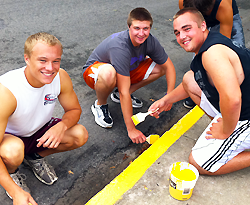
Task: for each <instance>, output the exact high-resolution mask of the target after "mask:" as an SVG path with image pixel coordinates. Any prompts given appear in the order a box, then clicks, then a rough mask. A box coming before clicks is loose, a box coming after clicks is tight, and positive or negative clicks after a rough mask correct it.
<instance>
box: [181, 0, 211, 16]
mask: <svg viewBox="0 0 250 205" xmlns="http://www.w3.org/2000/svg"><path fill="white" fill-rule="evenodd" d="M214 4H215V0H183V7H184V8H186V7H195V8H197V9H198V10H199V11H200V12H201V13H202V15H208V14H207V13H208V11H210V10H211V9H212V8H213V7H214Z"/></svg>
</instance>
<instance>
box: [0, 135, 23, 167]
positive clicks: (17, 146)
mask: <svg viewBox="0 0 250 205" xmlns="http://www.w3.org/2000/svg"><path fill="white" fill-rule="evenodd" d="M0 150H1V158H2V160H3V162H4V163H5V164H6V165H7V166H8V165H10V166H19V165H20V164H21V163H22V161H23V158H24V144H23V141H22V140H21V139H19V138H16V139H15V140H8V142H6V141H5V143H4V144H2V145H1V149H0Z"/></svg>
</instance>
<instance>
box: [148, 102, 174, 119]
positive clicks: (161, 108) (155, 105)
mask: <svg viewBox="0 0 250 205" xmlns="http://www.w3.org/2000/svg"><path fill="white" fill-rule="evenodd" d="M157 108H159V109H158V110H157V111H156V112H154V111H155V110H156V109H157ZM171 108H172V104H168V103H166V101H165V100H164V98H161V99H160V100H157V101H156V102H154V103H153V104H152V105H151V106H150V107H149V109H148V111H152V112H153V113H152V114H150V115H151V116H154V117H155V118H159V114H160V113H161V112H162V111H169V110H170V109H171Z"/></svg>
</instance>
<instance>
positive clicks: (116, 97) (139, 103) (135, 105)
mask: <svg viewBox="0 0 250 205" xmlns="http://www.w3.org/2000/svg"><path fill="white" fill-rule="evenodd" d="M110 98H111V100H112V101H113V102H116V103H120V95H119V91H118V89H115V91H114V92H113V93H111V95H110ZM131 101H132V106H133V108H141V107H142V106H143V103H142V101H140V100H139V99H138V98H136V97H134V96H133V95H131Z"/></svg>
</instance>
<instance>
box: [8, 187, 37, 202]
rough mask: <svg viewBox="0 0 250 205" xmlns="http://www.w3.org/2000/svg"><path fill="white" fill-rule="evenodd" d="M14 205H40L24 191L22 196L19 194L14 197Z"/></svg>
mask: <svg viewBox="0 0 250 205" xmlns="http://www.w3.org/2000/svg"><path fill="white" fill-rule="evenodd" d="M13 205H38V204H37V203H36V202H35V200H34V199H33V198H32V196H31V195H30V194H29V193H28V192H25V191H24V190H22V192H21V193H20V194H17V195H16V196H15V197H13Z"/></svg>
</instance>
